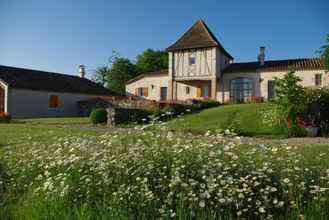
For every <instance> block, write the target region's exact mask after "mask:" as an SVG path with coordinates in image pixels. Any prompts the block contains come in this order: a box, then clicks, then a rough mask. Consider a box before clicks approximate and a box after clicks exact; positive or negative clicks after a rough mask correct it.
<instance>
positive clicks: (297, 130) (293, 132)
mask: <svg viewBox="0 0 329 220" xmlns="http://www.w3.org/2000/svg"><path fill="white" fill-rule="evenodd" d="M287 134H288V137H305V136H307V132H306V130H305V128H304V127H302V126H300V125H298V124H292V125H291V126H290V127H289V128H288V130H287Z"/></svg>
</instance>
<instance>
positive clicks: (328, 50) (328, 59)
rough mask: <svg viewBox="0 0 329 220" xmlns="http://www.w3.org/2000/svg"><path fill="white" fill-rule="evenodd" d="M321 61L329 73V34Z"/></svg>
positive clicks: (323, 47) (322, 48)
mask: <svg viewBox="0 0 329 220" xmlns="http://www.w3.org/2000/svg"><path fill="white" fill-rule="evenodd" d="M320 53H321V59H322V61H323V63H324V66H325V68H326V70H327V71H329V34H328V35H327V39H326V44H325V45H323V46H322V47H321V49H320Z"/></svg>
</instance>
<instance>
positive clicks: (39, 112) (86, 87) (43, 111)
mask: <svg viewBox="0 0 329 220" xmlns="http://www.w3.org/2000/svg"><path fill="white" fill-rule="evenodd" d="M84 75H85V72H84V67H83V66H80V72H79V76H72V75H65V74H59V73H51V72H44V71H38V70H30V69H22V68H15V67H8V66H0V112H9V113H10V114H11V115H12V116H13V117H14V118H35V117H58V116H77V115H78V102H79V101H82V100H86V99H90V98H93V97H96V96H97V97H98V96H116V94H115V93H113V92H111V91H110V90H108V89H106V88H104V87H103V86H100V85H98V84H96V83H94V82H92V81H90V80H89V79H86V78H85V77H84Z"/></svg>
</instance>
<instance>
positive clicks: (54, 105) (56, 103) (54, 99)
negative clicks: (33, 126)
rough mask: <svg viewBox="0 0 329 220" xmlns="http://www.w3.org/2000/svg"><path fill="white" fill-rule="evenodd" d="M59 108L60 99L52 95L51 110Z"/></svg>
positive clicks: (50, 99)
mask: <svg viewBox="0 0 329 220" xmlns="http://www.w3.org/2000/svg"><path fill="white" fill-rule="evenodd" d="M58 106H59V97H58V96H57V95H51V96H50V98H49V108H57V107H58Z"/></svg>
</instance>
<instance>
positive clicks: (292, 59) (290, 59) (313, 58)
mask: <svg viewBox="0 0 329 220" xmlns="http://www.w3.org/2000/svg"><path fill="white" fill-rule="evenodd" d="M302 60H321V58H319V57H305V58H289V59H279V60H265V61H264V62H274V61H302ZM240 63H259V62H258V61H247V62H234V63H231V64H240ZM231 64H230V65H231Z"/></svg>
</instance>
